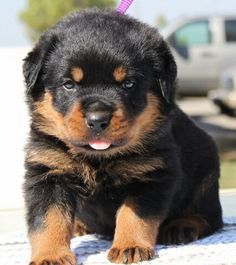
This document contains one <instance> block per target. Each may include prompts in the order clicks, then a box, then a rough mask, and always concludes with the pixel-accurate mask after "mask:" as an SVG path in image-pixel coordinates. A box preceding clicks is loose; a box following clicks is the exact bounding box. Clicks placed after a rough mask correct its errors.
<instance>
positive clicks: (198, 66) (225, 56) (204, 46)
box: [161, 16, 236, 95]
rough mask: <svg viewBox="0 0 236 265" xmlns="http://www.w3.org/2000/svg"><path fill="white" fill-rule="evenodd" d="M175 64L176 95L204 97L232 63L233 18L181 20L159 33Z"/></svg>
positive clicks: (235, 48)
mask: <svg viewBox="0 0 236 265" xmlns="http://www.w3.org/2000/svg"><path fill="white" fill-rule="evenodd" d="M161 34H162V35H163V37H164V38H165V39H166V40H167V41H168V42H169V44H170V47H171V50H172V52H173V54H174V56H175V59H176V62H177V65H178V80H179V82H178V84H179V86H178V87H179V88H178V92H179V94H183V95H184V94H185V95H186V94H188V95H207V92H208V91H209V90H211V89H216V88H218V87H219V86H220V75H221V73H222V72H223V71H224V69H226V68H228V67H231V66H232V65H234V64H235V62H236V59H235V56H236V16H206V17H192V18H184V19H181V20H179V21H176V22H175V23H171V24H169V25H168V26H167V27H166V28H164V29H163V30H162V31H161Z"/></svg>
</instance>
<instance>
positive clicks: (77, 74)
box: [71, 67, 84, 83]
mask: <svg viewBox="0 0 236 265" xmlns="http://www.w3.org/2000/svg"><path fill="white" fill-rule="evenodd" d="M71 75H72V78H73V79H74V80H75V82H77V83H79V82H80V81H82V79H83V77H84V72H83V69H82V68H81V67H73V68H72V69H71Z"/></svg>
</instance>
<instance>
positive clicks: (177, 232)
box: [158, 215, 210, 245]
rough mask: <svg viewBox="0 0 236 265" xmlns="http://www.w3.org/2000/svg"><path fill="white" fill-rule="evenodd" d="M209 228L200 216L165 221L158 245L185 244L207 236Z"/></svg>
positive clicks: (161, 228)
mask: <svg viewBox="0 0 236 265" xmlns="http://www.w3.org/2000/svg"><path fill="white" fill-rule="evenodd" d="M209 231H210V226H209V224H208V223H207V221H206V220H205V219H204V218H202V217H200V216H197V215H196V216H194V215H193V216H188V217H183V218H178V219H173V220H168V221H165V222H164V223H163V224H162V225H161V227H160V231H159V235H158V243H160V244H167V245H168V244H186V243H190V242H192V241H194V240H197V239H199V238H201V237H204V236H206V235H207V234H209Z"/></svg>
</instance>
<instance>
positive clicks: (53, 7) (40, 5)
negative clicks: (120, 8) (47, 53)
mask: <svg viewBox="0 0 236 265" xmlns="http://www.w3.org/2000/svg"><path fill="white" fill-rule="evenodd" d="M115 3H116V1H115V0H28V1H27V7H26V9H25V10H23V11H21V13H20V19H21V20H22V21H23V22H24V23H25V24H26V26H27V29H28V35H29V37H30V39H31V40H33V41H35V40H37V39H38V37H39V35H40V34H41V33H42V32H43V31H44V30H46V29H47V28H48V27H51V26H52V25H54V24H55V23H56V22H57V21H58V20H60V19H61V18H62V17H63V16H65V15H66V14H67V13H69V12H71V11H76V10H80V9H81V8H86V7H93V6H97V7H99V8H103V7H113V6H114V5H115Z"/></svg>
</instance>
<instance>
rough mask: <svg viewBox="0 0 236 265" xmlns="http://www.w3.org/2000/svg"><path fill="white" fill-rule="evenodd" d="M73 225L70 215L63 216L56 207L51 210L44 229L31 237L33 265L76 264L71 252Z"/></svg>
mask: <svg viewBox="0 0 236 265" xmlns="http://www.w3.org/2000/svg"><path fill="white" fill-rule="evenodd" d="M71 235H72V223H71V220H70V217H69V216H68V215H65V214H62V213H61V212H60V210H59V209H58V208H56V207H54V208H50V209H49V211H48V213H47V216H46V219H45V222H44V228H42V229H40V230H37V231H35V232H33V233H31V234H30V235H29V238H30V243H31V248H32V263H31V264H35V265H38V264H41V262H43V261H50V262H58V264H61V263H59V262H61V261H60V260H63V261H71V264H76V260H75V257H74V255H73V254H72V253H71V251H70V239H71Z"/></svg>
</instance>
